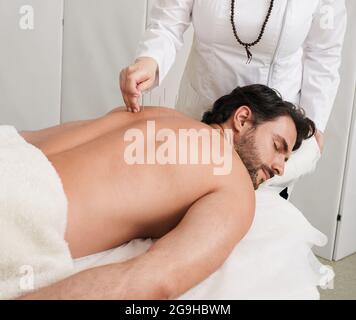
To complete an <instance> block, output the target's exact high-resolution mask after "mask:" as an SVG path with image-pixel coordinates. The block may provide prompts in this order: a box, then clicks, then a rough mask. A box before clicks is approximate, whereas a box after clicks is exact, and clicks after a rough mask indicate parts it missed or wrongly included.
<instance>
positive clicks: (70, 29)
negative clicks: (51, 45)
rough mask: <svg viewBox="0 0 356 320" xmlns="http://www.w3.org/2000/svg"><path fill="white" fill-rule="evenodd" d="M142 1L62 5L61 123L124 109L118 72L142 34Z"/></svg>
mask: <svg viewBox="0 0 356 320" xmlns="http://www.w3.org/2000/svg"><path fill="white" fill-rule="evenodd" d="M146 6H147V2H146V1H143V0H130V1H127V0H100V1H98V0H65V2H64V19H65V20H64V44H63V82H62V114H61V121H62V122H66V121H69V120H77V119H83V118H92V117H97V116H101V115H103V114H104V113H105V112H107V111H109V110H111V109H113V108H114V107H116V106H119V105H123V100H122V96H121V92H120V90H119V72H120V70H121V69H122V68H124V67H125V66H127V65H128V64H130V63H131V62H132V60H133V58H134V55H135V51H136V47H137V44H138V41H139V39H140V37H141V34H142V33H143V31H144V29H145V23H146Z"/></svg>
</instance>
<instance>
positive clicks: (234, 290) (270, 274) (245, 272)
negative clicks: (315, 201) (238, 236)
mask: <svg viewBox="0 0 356 320" xmlns="http://www.w3.org/2000/svg"><path fill="white" fill-rule="evenodd" d="M192 241H194V239H193V238H192ZM153 243H154V241H152V239H145V240H144V239H135V240H132V241H131V242H129V243H126V244H124V245H122V246H120V247H118V248H115V249H112V250H108V251H105V252H103V253H98V254H95V255H92V256H88V257H84V258H80V259H77V260H75V271H76V272H79V271H81V270H84V269H87V268H91V267H94V266H100V265H105V264H109V263H114V262H122V261H125V260H127V259H130V258H132V257H134V256H137V255H139V254H142V253H144V252H146V251H147V250H148V249H149V248H150V247H151V245H152V244H153ZM326 243H327V238H326V237H325V235H323V234H322V233H321V232H319V231H318V230H317V229H315V228H314V227H313V226H312V225H311V224H310V223H309V222H308V221H307V220H306V219H305V218H304V216H303V215H302V213H301V212H300V211H299V210H298V209H296V208H295V207H294V206H293V205H292V204H291V203H290V202H288V201H286V200H284V199H282V198H281V197H280V196H279V195H278V193H277V192H276V191H275V190H274V189H273V188H270V187H265V188H262V189H261V190H259V191H257V193H256V215H255V219H254V222H253V224H252V227H251V229H250V230H249V232H248V233H247V235H246V236H245V238H244V239H242V241H240V242H239V243H238V244H237V245H236V247H235V248H234V250H233V251H232V253H231V254H230V256H229V258H228V259H227V260H226V261H225V263H224V264H223V265H222V266H221V267H220V268H219V269H218V270H217V271H216V272H215V273H213V274H212V275H210V276H209V277H208V278H207V279H205V280H204V281H202V282H201V283H200V284H198V285H197V286H195V287H194V288H192V289H190V290H188V291H187V292H186V293H184V294H183V295H181V296H180V297H179V298H178V299H188V300H191V299H202V300H205V299H207V300H209V299H308V300H315V299H319V297H320V295H319V292H318V290H317V286H322V287H326V288H327V287H330V286H332V280H333V278H334V272H333V271H332V268H331V267H328V266H324V265H322V264H321V263H320V262H319V261H318V260H317V259H316V257H315V256H314V254H313V252H312V251H311V248H312V247H313V246H324V245H325V244H326ZM212 254H214V253H213V252H212ZM173 263H174V262H173Z"/></svg>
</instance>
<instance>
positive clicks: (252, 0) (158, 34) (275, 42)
mask: <svg viewBox="0 0 356 320" xmlns="http://www.w3.org/2000/svg"><path fill="white" fill-rule="evenodd" d="M268 6H269V1H266V0H237V1H236V10H235V11H236V13H235V24H236V27H237V30H238V34H239V36H240V38H241V39H242V41H244V42H251V41H254V40H255V39H256V38H257V36H258V34H259V31H260V29H261V25H262V23H263V21H264V18H265V15H266V13H267V10H268ZM230 10H231V0H156V2H155V3H154V5H153V8H152V11H151V18H150V24H149V26H148V29H147V30H146V32H145V34H144V36H143V38H142V41H141V42H140V44H139V47H138V51H137V57H139V56H149V57H152V58H154V59H155V60H156V61H157V63H158V66H159V77H158V81H157V84H160V83H161V82H162V80H163V79H164V77H165V76H166V74H167V73H168V71H169V69H170V68H171V66H172V64H173V63H174V61H175V57H176V52H177V51H178V50H179V49H180V48H181V47H182V46H183V33H184V32H185V30H186V29H187V28H188V27H189V25H190V24H191V23H193V27H194V41H193V45H192V49H191V53H190V56H189V59H188V62H187V66H186V68H185V72H184V76H183V79H182V81H181V86H180V90H179V98H178V102H177V106H176V108H177V109H178V110H180V111H182V112H185V113H187V114H189V115H191V116H192V117H194V118H197V119H201V116H202V114H203V113H204V112H205V111H206V110H207V109H209V108H210V107H211V106H212V104H213V102H214V101H215V100H216V99H218V98H219V97H221V96H222V95H225V94H227V93H230V92H231V91H232V90H233V89H234V88H235V87H236V86H244V85H248V84H253V83H261V84H265V85H268V86H270V87H272V88H275V89H277V90H278V91H279V92H280V93H281V94H282V96H283V98H284V99H285V100H288V101H291V102H293V103H297V104H299V105H301V106H302V107H303V108H304V109H305V111H306V114H307V116H308V117H309V118H311V119H312V120H313V121H314V122H315V124H316V126H317V128H318V129H319V130H320V131H322V132H323V131H324V130H325V127H326V124H327V121H328V118H329V116H330V113H331V109H332V106H333V102H334V99H335V96H336V92H337V88H338V85H339V73H338V69H339V66H340V56H341V49H342V43H343V39H344V33H345V29H346V9H345V3H344V0H276V1H275V3H274V7H273V10H272V14H271V16H270V19H269V22H268V24H267V27H266V30H265V33H264V35H263V37H262V39H261V41H260V42H259V43H258V44H257V45H255V46H253V47H251V52H252V54H253V58H252V61H251V63H250V64H246V60H247V57H246V51H245V48H244V47H243V46H241V45H240V44H238V43H237V41H236V39H235V38H234V36H233V32H232V27H231V23H230ZM309 144H313V146H314V147H315V143H314V142H311V143H309ZM319 157H320V152H318V150H315V152H314V158H313V159H311V161H314V162H315V161H317V159H318V158H319ZM313 167H315V163H314V164H313ZM309 169H310V168H309ZM309 169H308V170H309ZM308 170H307V171H308ZM302 171H303V170H302ZM309 171H310V170H309Z"/></svg>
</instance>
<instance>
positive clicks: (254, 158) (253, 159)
mask: <svg viewBox="0 0 356 320" xmlns="http://www.w3.org/2000/svg"><path fill="white" fill-rule="evenodd" d="M254 131H255V128H251V129H250V130H249V131H248V132H246V134H244V135H243V136H241V137H240V139H239V141H237V142H236V143H235V144H234V145H235V150H236V151H237V153H238V155H239V156H240V158H241V160H242V162H243V163H244V165H245V167H246V169H247V171H248V173H249V174H250V177H251V180H252V183H253V187H254V188H255V190H257V188H258V186H259V183H258V181H257V176H258V171H259V170H261V169H265V170H266V171H267V172H269V174H270V175H271V178H272V176H273V173H272V174H271V170H270V169H269V167H268V166H267V165H265V164H263V162H262V160H261V158H260V156H259V153H258V151H257V146H256V139H255V133H254Z"/></svg>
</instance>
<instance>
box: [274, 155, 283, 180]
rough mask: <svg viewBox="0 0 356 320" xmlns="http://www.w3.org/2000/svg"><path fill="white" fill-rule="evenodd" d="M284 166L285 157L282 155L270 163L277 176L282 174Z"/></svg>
mask: <svg viewBox="0 0 356 320" xmlns="http://www.w3.org/2000/svg"><path fill="white" fill-rule="evenodd" d="M284 166H285V157H284V156H283V155H282V156H279V157H278V158H277V159H276V160H275V162H274V164H273V165H272V170H273V172H274V173H275V174H277V175H279V176H283V174H284Z"/></svg>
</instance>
